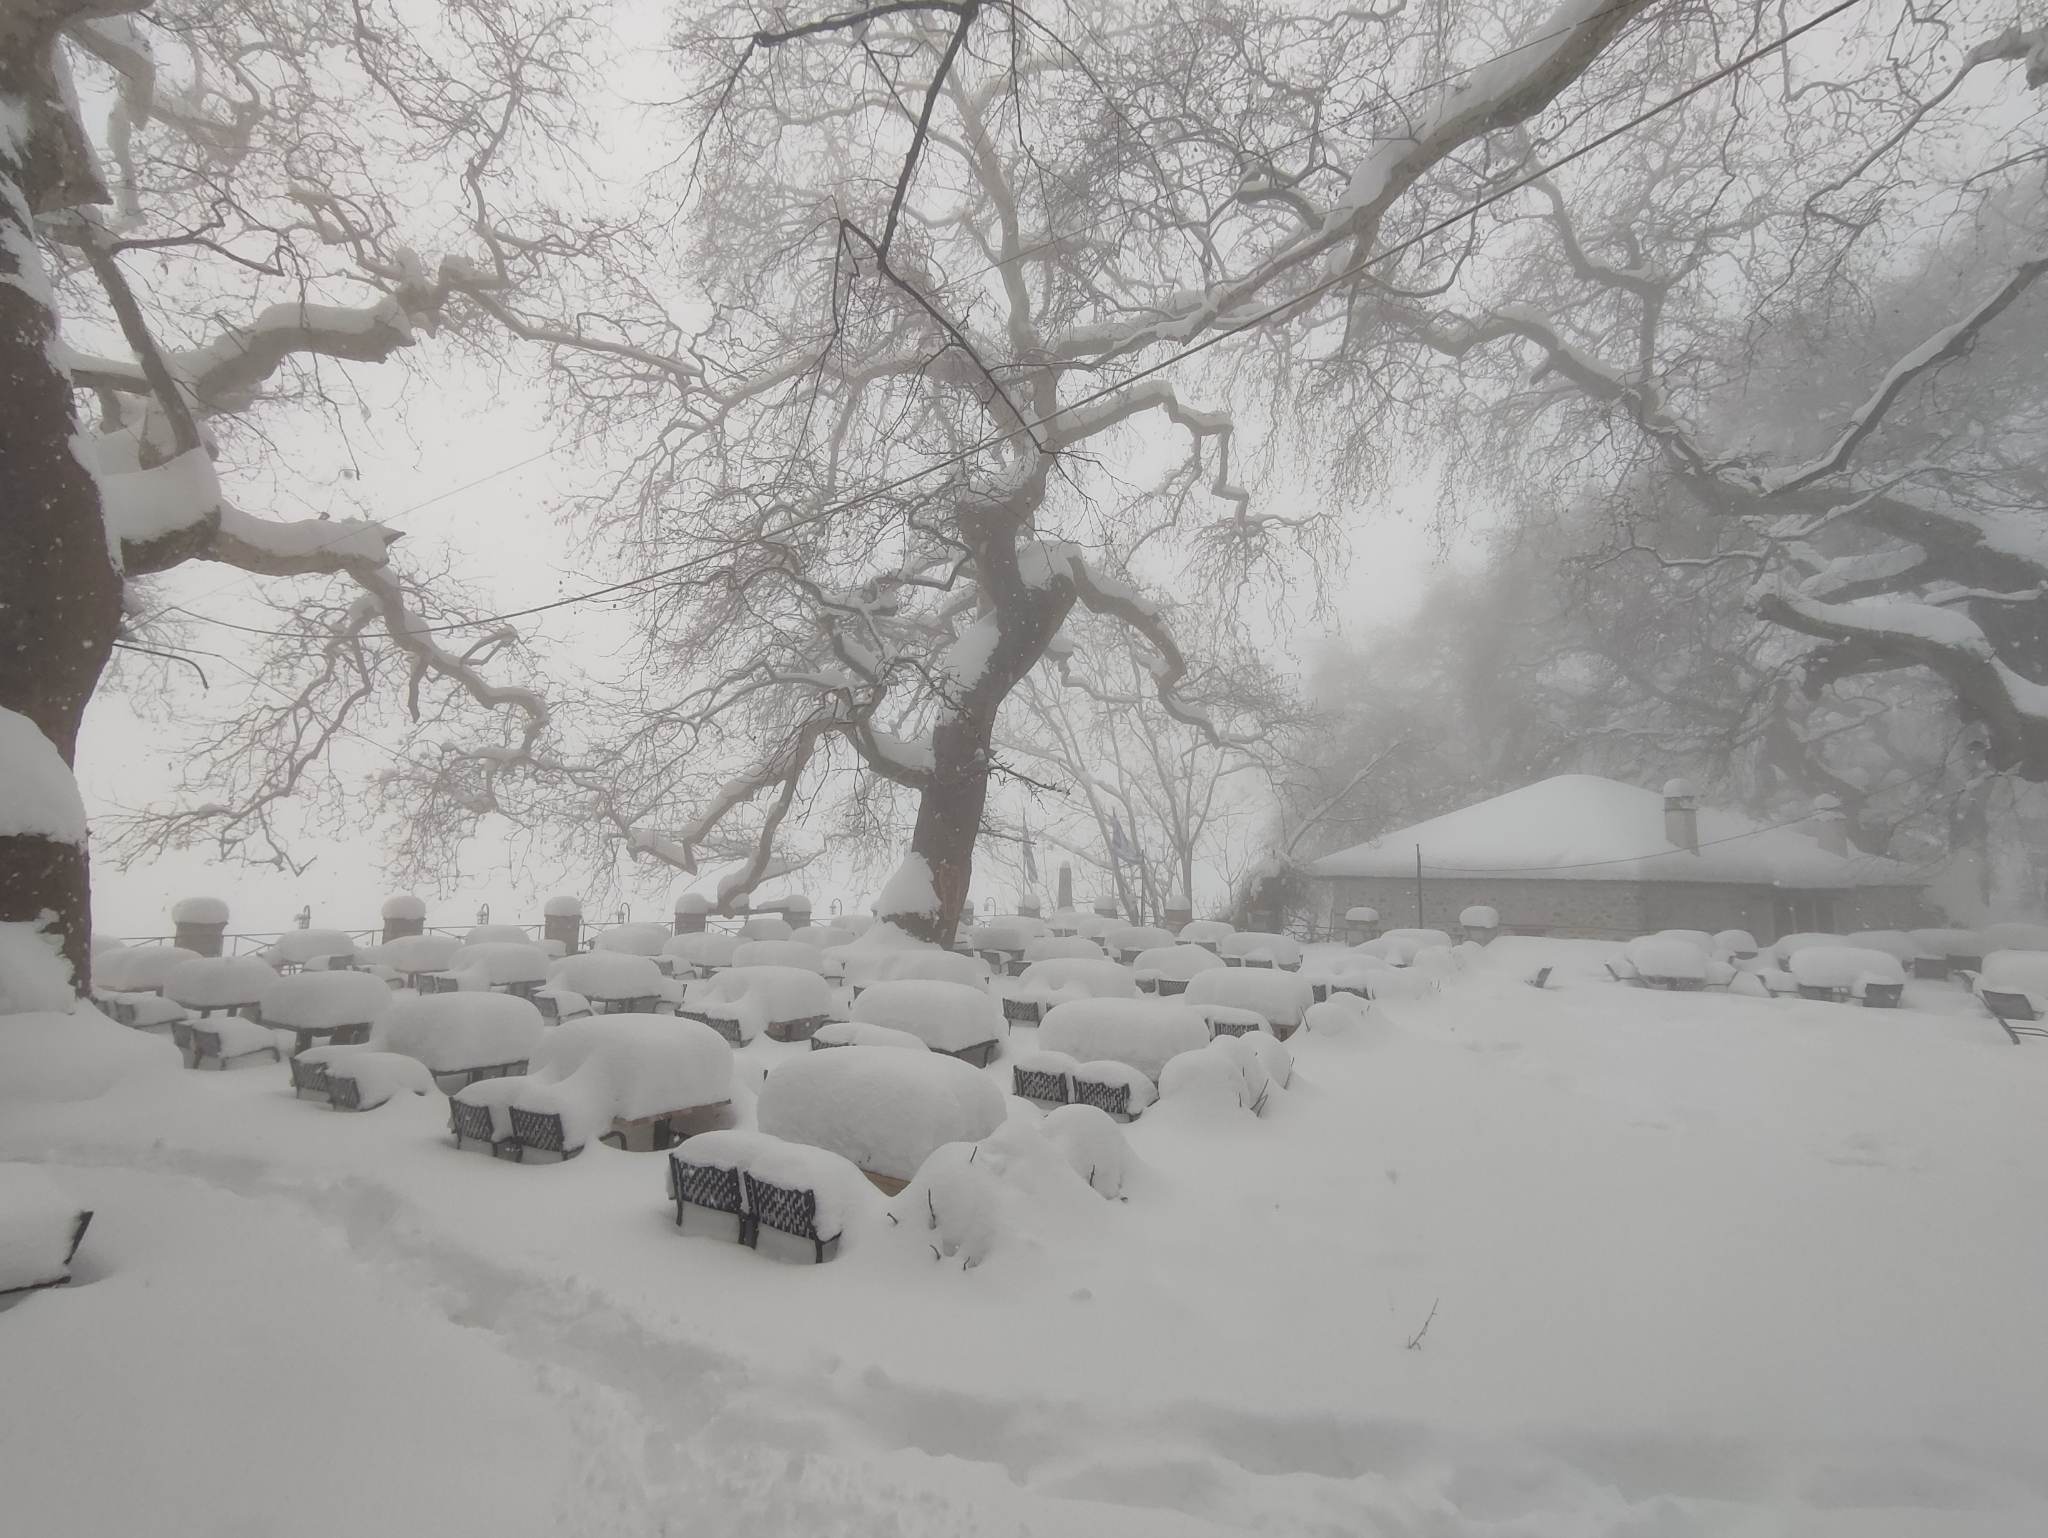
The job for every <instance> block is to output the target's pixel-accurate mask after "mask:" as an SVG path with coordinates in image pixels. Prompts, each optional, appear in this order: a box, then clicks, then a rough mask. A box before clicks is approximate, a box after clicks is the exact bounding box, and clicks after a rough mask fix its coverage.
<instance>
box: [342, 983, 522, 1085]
mask: <svg viewBox="0 0 2048 1538" xmlns="http://www.w3.org/2000/svg"><path fill="white" fill-rule="evenodd" d="M556 1029H558V1030H559V1029H561V1027H559V1026H558V1027H556ZM546 1032H547V1027H546V1026H545V1025H543V1024H542V1023H541V1018H540V1011H539V1010H538V1009H536V1008H535V1007H534V1006H533V1005H532V1004H530V1003H529V1002H527V1001H526V1000H525V999H522V998H517V997H514V996H513V995H512V994H509V993H430V994H426V995H423V996H417V995H416V996H414V997H412V998H404V997H398V998H395V999H394V1000H393V1002H392V1005H391V1008H390V1010H389V1012H388V1013H386V1014H385V1016H384V1019H383V1022H382V1024H381V1025H379V1027H378V1028H377V1029H376V1031H374V1032H373V1033H372V1034H371V1038H370V1041H371V1045H372V1046H375V1047H378V1048H381V1049H383V1050H385V1051H388V1052H402V1053H404V1054H405V1055H406V1056H407V1057H416V1058H418V1059H419V1060H420V1061H421V1062H422V1063H425V1064H426V1065H427V1067H428V1069H429V1070H430V1071H432V1072H434V1073H464V1072H467V1071H468V1070H470V1069H472V1068H491V1067H495V1066H497V1065H498V1064H500V1063H523V1062H528V1061H530V1060H531V1059H532V1057H533V1054H534V1050H535V1049H536V1048H537V1047H539V1046H540V1043H541V1038H542V1036H543V1035H545V1034H546Z"/></svg>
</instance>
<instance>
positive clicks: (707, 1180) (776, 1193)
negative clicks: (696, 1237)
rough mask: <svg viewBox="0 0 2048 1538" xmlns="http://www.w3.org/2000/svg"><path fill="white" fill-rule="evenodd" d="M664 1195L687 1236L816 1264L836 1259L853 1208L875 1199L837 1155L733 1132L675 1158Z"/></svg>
mask: <svg viewBox="0 0 2048 1538" xmlns="http://www.w3.org/2000/svg"><path fill="white" fill-rule="evenodd" d="M668 1194H669V1200H670V1201H671V1202H673V1203H674V1204H675V1209H676V1227H677V1228H679V1229H681V1230H682V1231H683V1232H684V1233H685V1234H689V1233H691V1232H693V1231H694V1232H699V1233H709V1234H711V1235H712V1236H714V1237H717V1238H722V1239H731V1240H736V1241H737V1242H739V1243H741V1244H744V1245H747V1246H749V1247H750V1248H752V1249H756V1250H762V1251H764V1252H767V1253H772V1254H777V1255H778V1256H779V1257H786V1258H800V1259H808V1260H810V1261H813V1262H815V1263H816V1264H820V1265H822V1264H823V1263H824V1262H826V1261H828V1260H830V1259H831V1258H832V1257H833V1256H834V1255H836V1254H837V1253H838V1251H839V1241H840V1239H841V1237H842V1236H843V1235H844V1234H845V1232H846V1226H847V1222H848V1220H849V1219H850V1218H851V1216H852V1214H853V1212H854V1210H855V1208H856V1205H857V1204H858V1203H859V1202H860V1201H861V1200H862V1199H863V1198H864V1197H865V1199H867V1200H870V1201H871V1200H873V1199H874V1198H873V1195H872V1193H871V1192H868V1191H867V1189H866V1185H865V1183H864V1181H863V1180H862V1178H861V1171H860V1170H859V1169H858V1168H856V1167H855V1166H854V1165H853V1164H851V1163H849V1162H848V1161H847V1160H846V1159H844V1158H841V1157H840V1156H839V1155H838V1154H835V1153H832V1152H830V1151H829V1150H827V1149H823V1148H815V1147H811V1146H808V1145H806V1144H803V1143H792V1142H790V1141H788V1140H787V1139H784V1138H779V1137H774V1136H772V1135H770V1134H768V1133H765V1132H738V1131H715V1132H700V1133H699V1134H697V1136H695V1137H693V1138H690V1139H689V1140H688V1141H686V1142H685V1143H684V1144H683V1145H682V1146H681V1147H680V1148H678V1149H676V1150H675V1151H674V1152H672V1153H671V1154H670V1155H669V1156H668ZM693 1225H694V1229H693ZM764 1240H767V1241H768V1242H767V1243H765V1244H764V1243H763V1241H764ZM780 1241H789V1242H787V1243H785V1242H780Z"/></svg>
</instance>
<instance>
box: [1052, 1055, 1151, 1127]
mask: <svg viewBox="0 0 2048 1538" xmlns="http://www.w3.org/2000/svg"><path fill="white" fill-rule="evenodd" d="M1169 1061H1170V1059H1169ZM1069 1082H1070V1083H1071V1085H1072V1090H1073V1103H1074V1104H1075V1105H1091V1106H1094V1107H1095V1108H1096V1109H1097V1110H1098V1111H1102V1112H1104V1113H1106V1114H1107V1115H1109V1116H1111V1117H1114V1118H1115V1119H1116V1120H1117V1121H1135V1120H1137V1118H1138V1117H1139V1116H1141V1115H1142V1114H1144V1111H1145V1108H1146V1107H1147V1106H1149V1105H1151V1104H1152V1102H1153V1101H1155V1100H1157V1099H1158V1098H1159V1091H1158V1089H1157V1088H1156V1087H1155V1086H1154V1084H1153V1082H1152V1078H1151V1076H1150V1075H1149V1074H1146V1073H1144V1072H1142V1071H1141V1070H1139V1069H1137V1068H1133V1067H1132V1066H1131V1065H1130V1064H1129V1063H1125V1062H1119V1061H1117V1060H1116V1059H1114V1058H1101V1059H1098V1060H1096V1061H1094V1062H1088V1063H1078V1064H1076V1065H1075V1067H1074V1072H1073V1075H1072V1077H1071V1079H1070V1081H1069Z"/></svg>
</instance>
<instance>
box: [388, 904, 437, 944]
mask: <svg viewBox="0 0 2048 1538" xmlns="http://www.w3.org/2000/svg"><path fill="white" fill-rule="evenodd" d="M383 919H384V943H385V944H386V945H389V944H390V943H391V942H392V941H393V940H403V939H404V938H405V937H406V936H407V935H416V934H420V933H422V932H424V931H425V929H426V927H427V905H426V904H425V903H423V902H421V901H420V900H419V899H418V898H417V897H414V896H413V895H412V894H411V893H410V892H406V893H402V894H400V895H399V896H397V897H387V898H385V899H384V908H383Z"/></svg>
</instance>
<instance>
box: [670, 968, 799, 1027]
mask: <svg viewBox="0 0 2048 1538" xmlns="http://www.w3.org/2000/svg"><path fill="white" fill-rule="evenodd" d="M683 1008H684V1009H685V1010H687V1011H688V1012H689V1013H691V1014H693V1015H703V1016H705V1017H706V1018H707V1019H712V1020H725V1021H730V1022H732V1023H733V1024H734V1025H736V1026H738V1027H739V1035H740V1039H741V1040H742V1041H752V1040H753V1039H754V1038H755V1037H756V1036H758V1035H760V1034H761V1032H763V1031H765V1030H766V1029H768V1027H769V1026H771V1025H791V1024H795V1023H797V1022H799V1021H805V1020H820V1019H823V1018H824V1017H825V1016H827V1015H829V1014H831V1013H832V989H831V987H830V986H829V985H828V984H827V983H826V981H825V979H824V978H822V977H820V976H819V975H818V974H817V973H815V972H810V971H806V970H805V969H804V968H802V967H727V968H726V969H725V970H724V971H723V972H720V973H718V974H716V975H715V976H712V977H708V978H706V979H704V980H703V981H702V982H695V983H691V984H690V986H689V987H688V989H687V990H685V992H684V994H683Z"/></svg>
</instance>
